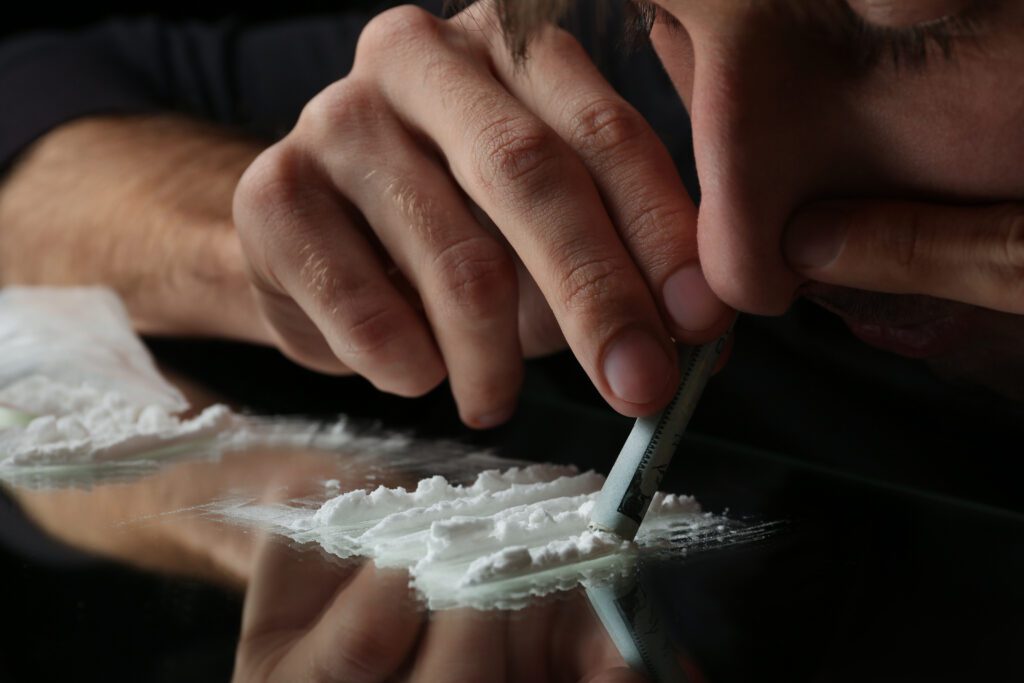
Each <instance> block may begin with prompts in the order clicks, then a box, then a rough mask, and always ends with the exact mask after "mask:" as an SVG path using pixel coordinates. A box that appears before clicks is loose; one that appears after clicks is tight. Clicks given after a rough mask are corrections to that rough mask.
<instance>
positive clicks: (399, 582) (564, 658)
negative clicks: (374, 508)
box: [235, 540, 644, 683]
mask: <svg viewBox="0 0 1024 683" xmlns="http://www.w3.org/2000/svg"><path fill="white" fill-rule="evenodd" d="M408 582H409V577H408V574H407V573H406V572H404V571H400V570H382V569H377V568H376V567H374V566H373V565H372V564H369V563H367V564H362V565H358V564H355V563H352V564H350V565H347V566H339V565H336V564H331V563H329V562H327V561H326V560H325V559H324V558H323V556H322V555H321V554H320V552H319V551H305V552H303V551H297V550H295V549H294V548H291V547H289V546H286V545H284V544H282V543H280V542H277V541H274V540H270V541H268V542H267V543H266V544H265V545H264V547H263V549H262V551H261V553H260V556H259V559H258V560H257V565H256V568H255V572H254V574H253V577H252V580H251V582H250V584H249V589H248V592H247V593H246V604H245V612H244V615H243V619H242V636H241V641H240V643H239V648H238V654H237V659H236V664H235V680H236V681H239V682H241V681H245V682H246V683H249V682H253V681H283V682H289V683H290V682H292V681H357V682H359V683H369V682H371V681H391V680H402V681H411V682H414V683H418V682H424V683H426V682H430V683H434V682H435V681H445V682H446V683H447V682H454V683H458V682H460V681H509V682H512V681H529V682H531V683H534V682H536V683H544V682H545V681H551V682H554V681H579V680H586V681H591V682H595V683H596V682H598V681H602V682H614V681H621V682H623V683H626V682H642V681H643V680H644V679H643V678H642V677H640V676H638V675H637V674H636V673H634V672H631V671H630V670H629V669H626V668H625V667H624V665H623V662H622V659H621V658H620V657H619V655H618V653H617V652H616V651H615V648H614V646H613V645H612V643H611V641H610V640H609V638H608V637H607V635H605V632H604V630H603V628H602V627H601V626H600V624H599V623H598V622H597V620H596V618H595V617H594V616H593V614H592V613H591V612H590V610H589V608H588V607H587V605H586V602H585V601H584V600H583V599H581V596H580V595H579V594H575V595H574V596H573V597H572V598H570V599H565V600H559V601H555V602H550V603H547V604H543V605H537V606H534V607H531V608H527V609H525V610H521V611H518V612H512V613H509V614H506V613H499V612H492V613H479V612H474V611H472V610H452V611H447V612H440V613H437V614H434V615H430V616H429V617H428V616H427V615H425V614H424V613H423V612H422V610H421V608H420V607H419V606H418V605H417V603H416V602H415V600H414V599H413V596H412V595H411V593H410V590H409V586H408Z"/></svg>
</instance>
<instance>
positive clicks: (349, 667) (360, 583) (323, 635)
mask: <svg viewBox="0 0 1024 683" xmlns="http://www.w3.org/2000/svg"><path fill="white" fill-rule="evenodd" d="M421 625H422V613H421V611H420V609H419V607H418V605H417V604H416V602H415V600H414V599H413V596H412V595H411V594H410V592H409V575H408V573H407V572H405V571H404V570H393V569H378V568H377V567H375V566H373V565H372V564H365V565H363V568H362V569H361V570H360V572H359V574H358V575H357V576H356V577H355V579H353V580H352V581H351V582H350V583H349V584H347V585H346V586H345V587H344V588H342V590H341V591H340V592H339V593H338V594H337V595H336V597H335V598H334V601H333V602H332V603H330V606H329V607H328V608H327V609H326V610H324V611H323V613H322V615H321V617H320V619H319V620H318V621H317V623H316V625H315V626H314V627H313V629H312V630H311V631H310V632H309V633H308V634H307V635H306V636H305V637H303V638H302V640H301V641H300V642H299V643H297V644H296V646H295V647H294V648H293V649H292V650H291V651H290V652H289V653H288V654H287V655H286V656H285V657H284V659H282V661H281V664H280V665H279V666H278V668H277V670H278V671H281V672H289V674H290V676H289V677H285V678H282V679H281V680H292V681H299V680H303V681H304V680H324V679H325V678H326V680H332V681H348V682H350V683H374V682H376V681H383V680H387V679H388V677H390V676H391V675H392V674H393V673H394V672H395V671H396V670H397V669H398V667H399V666H401V664H402V662H403V661H405V659H406V657H408V655H409V654H410V652H411V651H412V649H413V647H414V645H415V643H416V638H417V636H418V635H419V631H420V627H421Z"/></svg>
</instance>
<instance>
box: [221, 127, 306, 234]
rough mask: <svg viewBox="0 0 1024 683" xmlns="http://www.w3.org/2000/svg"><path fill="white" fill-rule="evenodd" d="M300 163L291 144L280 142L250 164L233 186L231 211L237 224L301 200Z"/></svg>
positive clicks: (271, 213)
mask: <svg viewBox="0 0 1024 683" xmlns="http://www.w3.org/2000/svg"><path fill="white" fill-rule="evenodd" d="M302 175H303V173H302V171H301V164H300V162H299V159H298V158H297V155H296V154H295V153H294V151H293V150H292V148H291V147H290V146H288V145H286V144H283V143H279V144H277V145H274V146H272V147H270V148H268V149H266V150H264V152H263V153H262V154H260V155H259V156H258V157H256V159H255V160H254V161H253V162H252V163H251V164H250V165H249V167H248V168H247V169H246V171H245V173H244V174H243V175H242V177H241V179H239V181H238V185H237V186H236V187H235V198H234V206H233V213H234V219H235V222H236V224H238V225H239V226H240V227H244V226H247V225H250V224H252V223H257V224H258V223H260V222H262V221H254V220H253V219H257V218H261V217H265V216H267V215H268V214H270V215H273V214H275V213H276V212H278V211H280V209H281V207H289V206H296V205H298V204H300V203H301V200H302V197H303V194H304V191H303V184H304V183H303V182H302Z"/></svg>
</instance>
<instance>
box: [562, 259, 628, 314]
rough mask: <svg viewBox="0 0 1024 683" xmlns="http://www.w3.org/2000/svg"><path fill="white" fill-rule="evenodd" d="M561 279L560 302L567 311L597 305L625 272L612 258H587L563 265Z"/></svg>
mask: <svg viewBox="0 0 1024 683" xmlns="http://www.w3.org/2000/svg"><path fill="white" fill-rule="evenodd" d="M565 271H566V275H565V278H564V279H563V280H562V284H561V294H562V303H563V304H564V305H565V307H566V309H567V310H569V311H587V310H593V309H596V308H598V307H599V306H600V305H601V302H602V301H604V300H605V299H607V298H608V296H609V294H613V293H615V292H616V291H617V290H618V289H619V287H618V286H617V285H618V284H619V283H621V282H622V278H623V276H624V275H625V268H624V267H623V266H622V264H620V263H619V262H618V260H617V259H613V258H595V257H591V258H586V259H580V260H578V261H577V262H575V263H572V264H571V265H570V266H569V267H568V268H567V269H565Z"/></svg>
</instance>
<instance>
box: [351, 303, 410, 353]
mask: <svg viewBox="0 0 1024 683" xmlns="http://www.w3.org/2000/svg"><path fill="white" fill-rule="evenodd" d="M401 328H402V324H401V321H400V320H398V316H397V315H396V311H394V310H393V309H391V308H389V307H386V306H379V305H367V306H358V307H357V306H352V308H351V309H350V311H349V315H348V316H347V318H346V320H345V323H344V328H343V330H342V334H343V338H342V343H343V344H344V346H345V350H346V351H347V352H348V354H349V355H350V356H354V357H358V358H373V357H375V356H379V355H380V354H381V352H382V351H383V350H384V349H385V348H386V347H387V346H389V345H390V344H391V343H392V342H394V341H395V340H396V339H398V338H399V336H400V334H401Z"/></svg>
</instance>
